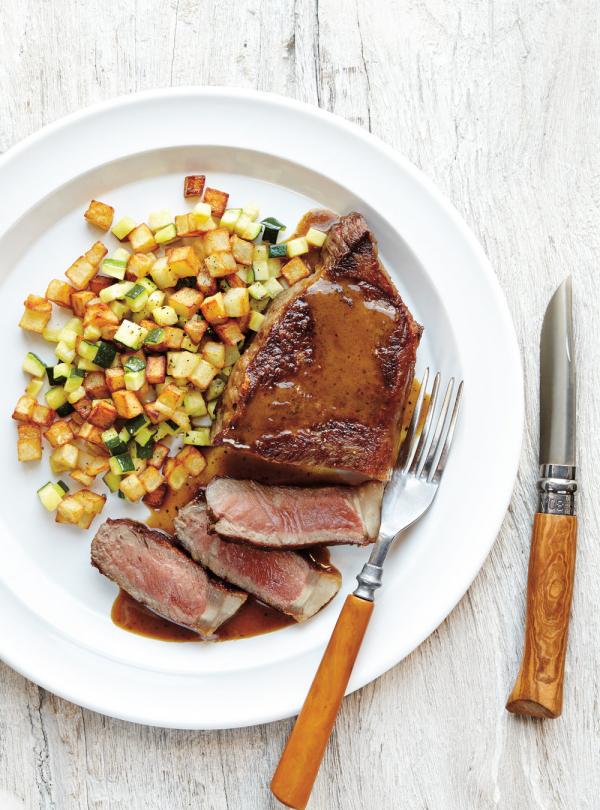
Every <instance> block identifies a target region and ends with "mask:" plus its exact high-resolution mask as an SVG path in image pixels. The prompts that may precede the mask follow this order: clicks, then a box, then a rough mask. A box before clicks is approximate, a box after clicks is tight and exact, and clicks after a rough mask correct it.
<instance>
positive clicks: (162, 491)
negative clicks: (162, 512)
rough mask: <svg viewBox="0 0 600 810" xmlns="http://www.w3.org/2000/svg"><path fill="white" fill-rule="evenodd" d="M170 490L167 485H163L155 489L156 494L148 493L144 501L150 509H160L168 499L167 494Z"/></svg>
mask: <svg viewBox="0 0 600 810" xmlns="http://www.w3.org/2000/svg"><path fill="white" fill-rule="evenodd" d="M168 491H169V488H168V487H167V485H166V484H161V485H160V486H159V487H158V489H155V490H154V492H147V493H146V494H145V495H144V497H143V498H142V500H143V501H144V503H145V504H146V506H149V507H150V509H160V507H161V506H162V505H163V501H164V499H165V498H166V497H167V493H168Z"/></svg>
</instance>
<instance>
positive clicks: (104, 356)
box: [92, 340, 117, 368]
mask: <svg viewBox="0 0 600 810" xmlns="http://www.w3.org/2000/svg"><path fill="white" fill-rule="evenodd" d="M116 355H117V350H116V348H115V346H113V344H112V343H107V342H106V341H105V340H99V341H98V343H97V344H96V354H95V355H94V357H92V362H93V363H95V364H96V365H97V366H100V368H110V367H111V366H112V364H113V361H114V359H115V357H116Z"/></svg>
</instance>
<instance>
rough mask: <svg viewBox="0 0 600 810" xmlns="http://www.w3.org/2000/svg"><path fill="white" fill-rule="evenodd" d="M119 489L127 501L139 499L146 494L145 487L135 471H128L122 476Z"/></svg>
mask: <svg viewBox="0 0 600 810" xmlns="http://www.w3.org/2000/svg"><path fill="white" fill-rule="evenodd" d="M119 489H120V490H121V492H122V493H123V495H125V497H126V498H127V500H128V501H139V499H140V498H142V497H143V496H144V495H145V494H146V489H145V488H144V485H143V484H142V482H141V481H140V479H139V477H138V476H137V474H136V473H130V474H129V475H127V476H125V477H124V478H122V479H121V483H120V484H119Z"/></svg>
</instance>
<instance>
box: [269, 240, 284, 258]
mask: <svg viewBox="0 0 600 810" xmlns="http://www.w3.org/2000/svg"><path fill="white" fill-rule="evenodd" d="M285 256H287V245H286V244H285V242H284V243H282V244H281V245H269V258H270V259H282V258H284V257H285Z"/></svg>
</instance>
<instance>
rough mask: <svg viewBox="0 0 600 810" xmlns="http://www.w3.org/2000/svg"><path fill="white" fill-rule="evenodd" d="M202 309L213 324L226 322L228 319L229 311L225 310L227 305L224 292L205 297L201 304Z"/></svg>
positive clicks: (205, 316)
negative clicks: (224, 300)
mask: <svg viewBox="0 0 600 810" xmlns="http://www.w3.org/2000/svg"><path fill="white" fill-rule="evenodd" d="M200 311H201V312H202V314H203V315H204V318H205V319H206V320H207V321H208V322H209V324H211V325H214V324H218V323H225V322H226V321H227V313H226V312H225V305H224V303H223V293H222V292H218V293H216V294H215V295H211V296H209V297H208V298H205V299H204V301H203V302H202V303H201V304H200Z"/></svg>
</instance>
